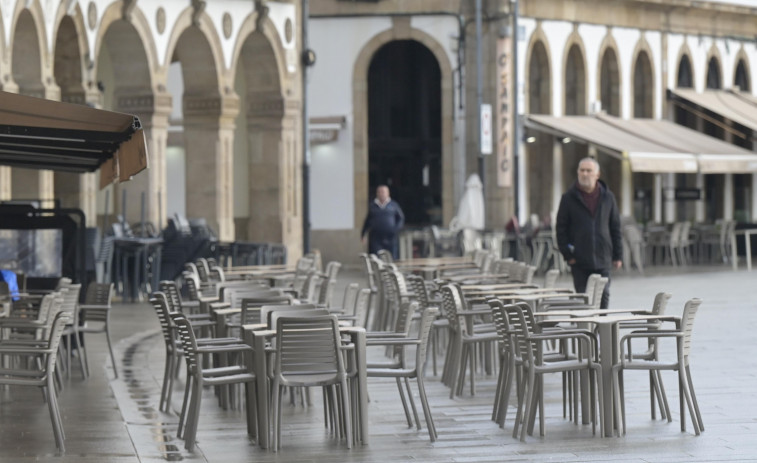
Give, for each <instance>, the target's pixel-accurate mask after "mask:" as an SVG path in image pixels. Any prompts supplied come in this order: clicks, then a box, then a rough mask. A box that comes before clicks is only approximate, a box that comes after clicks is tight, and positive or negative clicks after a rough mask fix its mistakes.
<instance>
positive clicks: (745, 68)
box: [733, 50, 752, 92]
mask: <svg viewBox="0 0 757 463" xmlns="http://www.w3.org/2000/svg"><path fill="white" fill-rule="evenodd" d="M739 55H740V56H739V59H738V61H737V62H736V69H735V70H734V71H733V86H734V87H738V88H739V90H741V91H742V92H751V91H752V86H751V79H752V76H751V73H750V72H749V61H748V60H747V58H746V56H745V55H746V53H744V50H740V53H739Z"/></svg>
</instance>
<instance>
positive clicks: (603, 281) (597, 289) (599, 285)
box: [589, 277, 610, 309]
mask: <svg viewBox="0 0 757 463" xmlns="http://www.w3.org/2000/svg"><path fill="white" fill-rule="evenodd" d="M609 281H610V279H609V278H607V277H600V278H598V279H597V282H596V283H595V284H594V291H593V292H592V294H591V295H590V296H591V301H590V302H589V305H591V306H592V307H593V308H595V309H598V308H599V307H600V305H601V304H602V293H603V292H604V290H605V286H607V283H608V282H609Z"/></svg>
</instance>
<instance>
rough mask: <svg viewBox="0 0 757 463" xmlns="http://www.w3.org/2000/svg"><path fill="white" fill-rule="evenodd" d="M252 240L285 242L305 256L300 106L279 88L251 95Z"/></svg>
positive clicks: (292, 254) (291, 254)
mask: <svg viewBox="0 0 757 463" xmlns="http://www.w3.org/2000/svg"><path fill="white" fill-rule="evenodd" d="M248 101H249V103H248V108H247V133H248V137H249V140H248V147H249V159H250V162H249V168H250V172H249V178H250V181H249V185H250V192H249V194H250V221H249V225H248V232H247V236H248V237H249V239H250V240H251V241H263V242H273V243H283V244H285V245H286V246H287V251H288V254H289V259H290V261H293V260H294V259H297V258H298V257H299V256H301V255H302V195H301V194H300V192H301V191H302V147H301V146H299V144H300V136H299V127H300V124H301V122H300V119H301V117H300V108H299V104H297V103H296V102H294V101H287V100H285V99H283V98H282V97H281V96H280V95H279V94H277V93H276V92H259V93H251V94H248Z"/></svg>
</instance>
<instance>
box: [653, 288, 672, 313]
mask: <svg viewBox="0 0 757 463" xmlns="http://www.w3.org/2000/svg"><path fill="white" fill-rule="evenodd" d="M671 296H672V294H670V293H666V292H659V293H657V294H656V295H655V297H654V302H652V311H651V313H652V315H664V314H665V308H666V307H667V306H668V301H669V300H670V298H671Z"/></svg>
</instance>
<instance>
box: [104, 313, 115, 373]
mask: <svg viewBox="0 0 757 463" xmlns="http://www.w3.org/2000/svg"><path fill="white" fill-rule="evenodd" d="M105 339H106V340H107V341H108V351H110V361H111V363H112V364H113V375H114V376H115V377H116V378H118V368H116V356H115V355H113V345H112V344H111V342H110V325H108V324H106V325H105Z"/></svg>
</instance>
